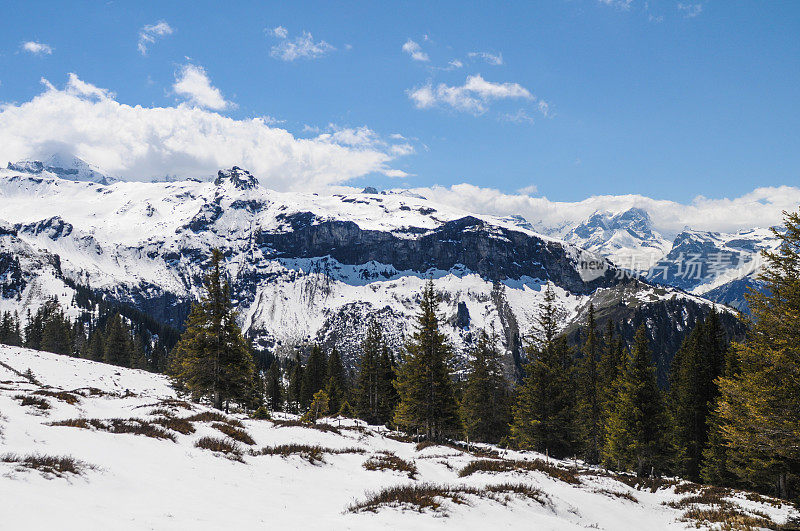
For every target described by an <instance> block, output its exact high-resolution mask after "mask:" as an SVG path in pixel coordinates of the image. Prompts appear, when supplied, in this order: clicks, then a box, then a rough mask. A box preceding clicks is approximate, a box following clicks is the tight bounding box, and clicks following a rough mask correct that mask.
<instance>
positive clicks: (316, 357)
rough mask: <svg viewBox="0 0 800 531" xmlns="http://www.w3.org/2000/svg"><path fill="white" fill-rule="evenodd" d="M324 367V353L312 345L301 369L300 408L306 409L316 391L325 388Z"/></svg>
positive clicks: (317, 346)
mask: <svg viewBox="0 0 800 531" xmlns="http://www.w3.org/2000/svg"><path fill="white" fill-rule="evenodd" d="M326 365H327V359H326V358H325V353H324V352H322V349H321V348H320V346H319V345H314V346H313V347H312V348H311V354H310V355H309V356H308V360H307V361H306V366H305V368H304V369H303V385H302V386H301V387H300V406H301V407H302V408H304V409H305V408H307V407H308V406H309V405H310V404H311V401H312V400H313V399H314V395H315V394H316V393H317V391H319V390H320V389H323V388H324V387H325V383H326V381H325V371H326V367H325V366H326Z"/></svg>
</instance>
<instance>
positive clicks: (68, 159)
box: [7, 154, 116, 184]
mask: <svg viewBox="0 0 800 531" xmlns="http://www.w3.org/2000/svg"><path fill="white" fill-rule="evenodd" d="M7 169H8V170H11V171H14V172H20V173H33V174H38V173H42V172H48V173H52V174H53V175H55V176H56V177H60V178H61V179H69V180H71V181H86V182H93V183H98V184H110V183H112V182H114V181H115V180H116V179H114V178H113V177H109V176H108V175H106V174H104V173H103V172H102V171H100V170H99V169H98V168H96V167H95V166H92V165H90V164H89V163H87V162H85V161H83V160H81V159H79V158H78V157H74V156H70V155H62V154H53V155H50V156H49V157H48V158H47V159H45V160H44V162H42V161H38V160H21V161H18V162H9V163H8V166H7Z"/></svg>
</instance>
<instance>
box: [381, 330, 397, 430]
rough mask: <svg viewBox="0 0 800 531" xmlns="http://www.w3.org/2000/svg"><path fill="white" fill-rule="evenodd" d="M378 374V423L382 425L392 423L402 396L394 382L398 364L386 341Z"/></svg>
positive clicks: (382, 349)
mask: <svg viewBox="0 0 800 531" xmlns="http://www.w3.org/2000/svg"><path fill="white" fill-rule="evenodd" d="M377 373H378V380H377V393H378V409H377V421H378V422H379V423H380V424H388V423H389V422H391V420H392V417H393V416H394V410H395V408H396V407H397V404H398V403H399V402H400V395H398V394H397V389H395V386H394V381H395V380H396V379H397V363H396V362H395V359H394V356H393V355H392V354H391V352H390V351H389V346H388V345H387V344H386V341H384V342H383V346H382V348H381V354H380V356H379V357H378V366H377Z"/></svg>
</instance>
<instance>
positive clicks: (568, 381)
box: [511, 285, 578, 457]
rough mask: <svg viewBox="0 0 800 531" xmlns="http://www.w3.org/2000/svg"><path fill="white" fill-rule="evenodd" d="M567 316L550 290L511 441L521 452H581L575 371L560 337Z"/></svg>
mask: <svg viewBox="0 0 800 531" xmlns="http://www.w3.org/2000/svg"><path fill="white" fill-rule="evenodd" d="M561 319H562V311H561V310H560V309H559V308H558V307H557V306H556V302H555V293H554V292H553V290H552V288H551V287H550V286H549V285H548V287H547V289H546V290H545V293H544V300H543V303H542V307H541V308H540V311H539V316H538V318H537V323H536V329H535V332H536V337H535V338H534V340H532V341H531V342H530V343H529V345H528V347H527V351H528V356H529V361H528V363H527V364H525V366H524V371H525V377H524V378H523V381H522V384H521V385H520V386H518V388H517V396H516V400H515V404H514V408H513V423H512V425H511V436H512V439H513V440H514V442H515V443H516V444H517V446H518V447H520V448H524V449H530V450H536V451H539V452H542V453H548V454H550V455H554V456H556V457H566V456H568V455H573V454H574V453H575V451H576V449H577V444H576V443H577V438H578V436H577V433H576V431H577V430H576V415H577V411H576V410H577V403H576V389H575V378H574V374H575V366H574V359H573V356H572V352H571V351H570V349H569V346H568V344H567V340H566V338H565V337H563V336H560V337H558V336H557V335H556V333H557V331H558V326H559V322H560V321H561Z"/></svg>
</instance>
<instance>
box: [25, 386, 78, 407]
mask: <svg viewBox="0 0 800 531" xmlns="http://www.w3.org/2000/svg"><path fill="white" fill-rule="evenodd" d="M33 394H35V395H39V396H49V397H52V398H55V399H56V400H61V401H62V402H66V403H67V404H69V405H71V406H74V405H75V404H79V403H80V401H81V400H80V398H78V395H76V394H74V393H70V392H69V391H49V390H47V389H39V390H38V391H34V392H33Z"/></svg>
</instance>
